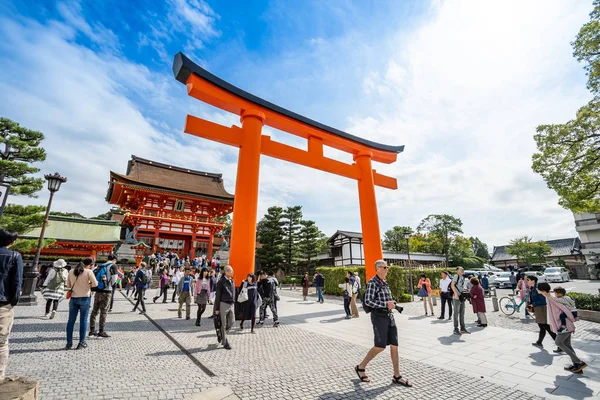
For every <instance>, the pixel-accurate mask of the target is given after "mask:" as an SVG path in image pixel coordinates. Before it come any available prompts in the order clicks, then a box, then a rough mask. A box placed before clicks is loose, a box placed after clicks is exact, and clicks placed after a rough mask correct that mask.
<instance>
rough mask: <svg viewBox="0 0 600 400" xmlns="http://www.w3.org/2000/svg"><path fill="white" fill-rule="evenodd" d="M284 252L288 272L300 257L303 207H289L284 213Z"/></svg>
mask: <svg viewBox="0 0 600 400" xmlns="http://www.w3.org/2000/svg"><path fill="white" fill-rule="evenodd" d="M283 222H284V225H283V230H284V236H283V241H284V244H283V246H284V252H283V258H284V259H283V261H284V264H285V265H286V269H287V271H286V272H290V271H291V270H292V266H293V264H294V262H295V260H296V259H297V258H298V257H299V256H300V248H299V241H300V230H301V229H302V224H301V222H302V206H292V207H287V208H286V209H285V211H284V212H283Z"/></svg>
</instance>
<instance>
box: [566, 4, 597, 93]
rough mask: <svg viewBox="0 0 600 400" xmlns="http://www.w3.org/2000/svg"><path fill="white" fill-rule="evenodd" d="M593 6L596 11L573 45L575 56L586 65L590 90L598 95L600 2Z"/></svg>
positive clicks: (593, 11)
mask: <svg viewBox="0 0 600 400" xmlns="http://www.w3.org/2000/svg"><path fill="white" fill-rule="evenodd" d="M592 4H593V6H594V9H593V10H592V12H591V13H590V20H589V21H588V22H586V23H585V24H584V25H583V26H582V27H581V29H580V30H579V33H578V34H577V37H576V38H575V41H574V42H573V43H571V45H572V46H573V56H574V57H575V58H576V59H577V61H579V62H583V63H584V66H583V68H584V69H585V70H586V72H587V76H588V83H587V87H588V89H589V90H590V91H591V92H592V93H594V94H595V95H597V94H598V93H600V1H599V0H594V1H593V2H592Z"/></svg>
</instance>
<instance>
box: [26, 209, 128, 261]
mask: <svg viewBox="0 0 600 400" xmlns="http://www.w3.org/2000/svg"><path fill="white" fill-rule="evenodd" d="M40 231H41V228H35V229H33V230H31V231H29V232H27V233H25V234H23V235H21V236H20V237H21V238H23V239H38V238H39V237H40ZM120 231H121V227H120V226H119V223H118V222H116V221H105V220H97V219H85V218H73V217H62V216H55V215H50V216H49V217H48V225H47V226H46V232H45V234H44V237H45V238H46V239H54V240H56V242H54V244H52V245H50V246H49V247H46V248H43V249H42V250H41V253H40V254H41V255H42V256H55V257H56V258H62V257H81V258H84V257H92V258H98V257H101V258H102V257H105V256H107V255H108V254H110V253H111V252H112V251H113V248H114V247H115V245H117V244H118V243H121V240H120V239H119V234H120ZM30 253H31V255H33V253H35V249H32V250H31V252H30Z"/></svg>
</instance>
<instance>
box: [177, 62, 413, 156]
mask: <svg viewBox="0 0 600 400" xmlns="http://www.w3.org/2000/svg"><path fill="white" fill-rule="evenodd" d="M173 74H174V75H175V79H177V80H178V81H179V82H181V83H183V84H184V85H185V84H186V82H187V80H188V78H189V76H190V74H195V75H197V76H198V77H200V78H201V79H203V80H205V81H207V82H209V83H211V84H213V85H215V86H217V87H219V88H221V89H223V90H225V91H227V92H229V93H231V94H233V95H235V96H238V97H240V98H242V99H244V100H246V101H249V102H251V103H254V104H256V105H258V106H260V107H264V108H266V109H268V110H270V111H273V112H276V113H278V114H281V115H284V116H286V117H288V118H291V119H294V120H296V121H299V122H302V123H304V124H306V125H310V126H312V127H314V128H316V129H320V130H322V131H325V132H328V133H331V134H333V135H336V136H339V137H341V138H344V139H348V140H351V141H353V142H356V143H359V144H361V145H364V146H367V147H370V148H372V149H375V150H381V151H387V152H391V153H401V152H403V151H404V146H403V145H402V146H390V145H386V144H381V143H377V142H373V141H371V140H367V139H363V138H360V137H358V136H354V135H351V134H349V133H347V132H344V131H340V130H339V129H335V128H332V127H330V126H327V125H325V124H322V123H320V122H317V121H314V120H312V119H310V118H307V117H304V116H302V115H300V114H296V113H295V112H292V111H289V110H286V109H285V108H283V107H280V106H278V105H276V104H273V103H271V102H268V101H266V100H264V99H261V98H260V97H258V96H255V95H253V94H251V93H248V92H246V91H244V90H242V89H240V88H238V87H236V86H234V85H232V84H231V83H229V82H226V81H224V80H223V79H221V78H219V77H218V76H216V75H213V74H211V73H210V72H208V71H207V70H205V69H204V68H202V67H200V66H199V65H198V64H196V63H194V62H193V61H192V60H190V59H189V58H187V57H186V56H185V55H184V54H183V53H181V52H179V53H177V54H176V55H175V60H174V61H173Z"/></svg>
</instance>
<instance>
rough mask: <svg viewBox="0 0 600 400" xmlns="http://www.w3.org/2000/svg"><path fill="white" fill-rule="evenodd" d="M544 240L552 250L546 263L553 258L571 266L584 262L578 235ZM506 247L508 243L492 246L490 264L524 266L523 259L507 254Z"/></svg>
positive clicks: (501, 266)
mask: <svg viewBox="0 0 600 400" xmlns="http://www.w3.org/2000/svg"><path fill="white" fill-rule="evenodd" d="M545 242H546V243H548V245H550V247H551V248H552V252H551V253H550V255H549V256H548V257H546V260H547V262H548V263H551V262H552V261H554V260H563V261H564V262H565V263H566V264H567V265H568V266H572V267H575V266H577V265H582V264H585V255H583V253H582V251H581V249H582V245H581V240H579V238H578V237H573V238H566V239H555V240H546V241H545ZM507 247H508V245H504V246H494V251H493V252H492V257H491V259H490V264H492V265H493V266H495V267H500V268H503V267H508V266H514V265H518V266H525V261H524V260H517V257H515V256H513V255H510V254H508V252H507V251H506V248H507Z"/></svg>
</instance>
